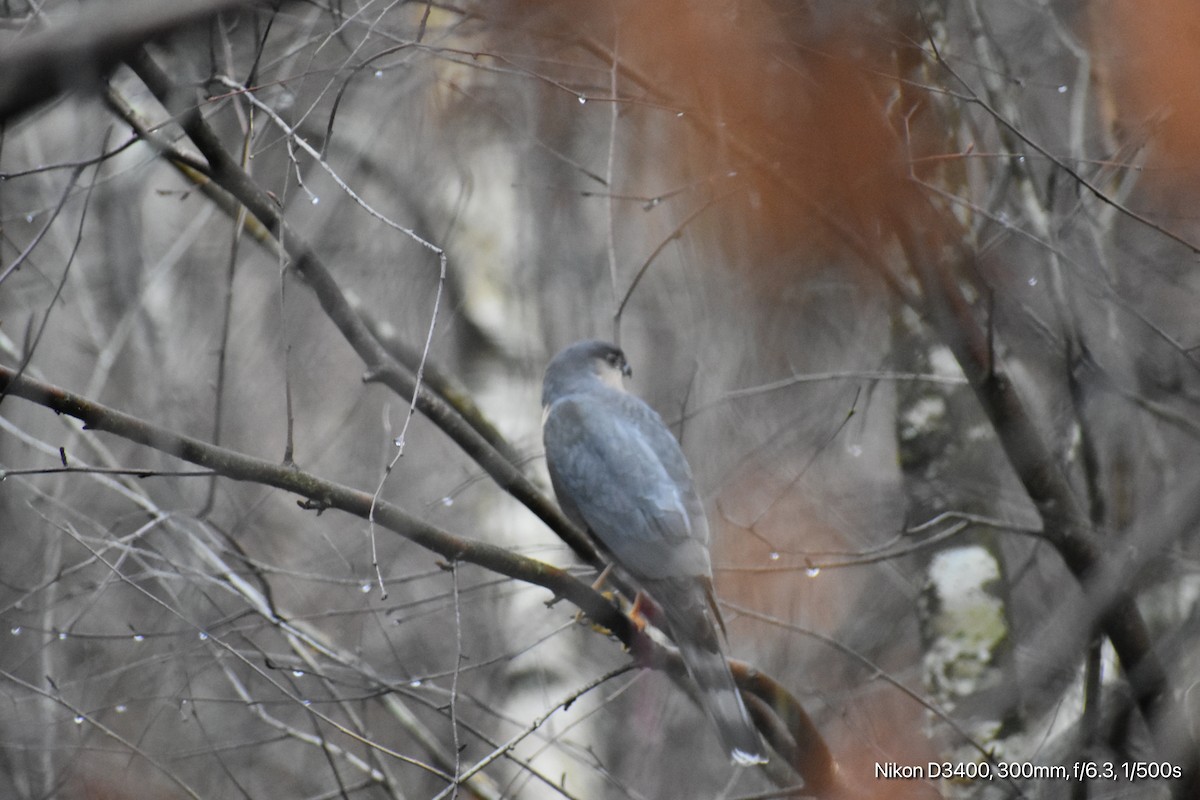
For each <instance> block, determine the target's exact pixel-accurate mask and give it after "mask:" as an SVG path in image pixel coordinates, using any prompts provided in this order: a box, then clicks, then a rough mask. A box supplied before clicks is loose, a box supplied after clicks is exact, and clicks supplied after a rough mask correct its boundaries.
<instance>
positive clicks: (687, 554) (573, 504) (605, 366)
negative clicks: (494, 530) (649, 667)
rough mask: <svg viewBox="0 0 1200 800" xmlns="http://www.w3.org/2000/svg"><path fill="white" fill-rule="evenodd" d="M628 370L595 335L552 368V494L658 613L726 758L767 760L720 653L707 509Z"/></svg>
mask: <svg viewBox="0 0 1200 800" xmlns="http://www.w3.org/2000/svg"><path fill="white" fill-rule="evenodd" d="M630 374H631V370H630V369H629V365H628V364H627V363H626V361H625V354H624V353H623V352H622V351H621V350H620V348H618V347H616V346H615V345H611V344H608V343H607V342H601V341H594V340H592V341H583V342H577V343H576V344H573V345H571V346H570V347H568V348H566V349H565V350H563V351H562V352H560V353H559V354H558V355H556V356H555V357H554V358H553V359H552V360H551V361H550V364H549V366H547V367H546V376H545V381H544V382H543V384H542V406H543V409H544V416H543V425H542V436H543V439H544V441H545V446H546V463H547V465H548V467H549V470H550V479H551V481H552V482H553V484H554V492H555V494H557V495H558V502H559V504H560V505H561V506H562V509H563V511H564V512H565V513H566V515H567V516H568V517H570V518H571V520H572V521H574V522H575V523H576V524H577V525H579V526H580V527H582V528H584V529H586V530H587V531H588V533H590V534H591V536H592V538H593V539H594V540H595V541H596V542H597V544H598V545H599V547H600V549H601V551H602V552H603V553H604V554H605V555H607V556H608V557H609V558H610V560H611V561H612V562H613V563H614V564H615V565H616V566H617V567H618V568H619V569H620V570H621V571H623V572H624V573H625V574H626V575H627V576H629V577H630V578H632V579H633V581H634V582H635V583H636V584H637V586H638V588H639V589H640V590H641V591H643V592H644V593H645V594H647V595H649V596H650V597H651V598H652V599H653V600H654V601H655V602H656V603H657V604H658V606H659V607H660V608H661V609H662V612H663V617H664V618H665V623H666V628H667V630H666V631H665V632H666V633H667V634H668V635H669V636H670V637H671V639H672V640H673V641H674V642H675V644H676V645H677V646H678V647H679V654H680V656H682V658H683V663H684V664H685V665H686V666H687V670H688V673H689V674H690V675H691V677H692V680H694V681H695V683H696V685H697V686H698V687H699V689H700V694H699V697H700V702H701V705H702V706H703V707H704V709H705V710H706V711H707V712H708V714H709V716H710V717H712V720H713V722H714V723H715V724H716V727H717V730H718V732H719V733H720V735H721V740H722V741H723V742H724V744H725V747H726V748H727V749H728V751H729V754H730V758H731V759H732V760H733V761H734V762H735V763H738V764H742V765H749V764H759V763H763V762H765V761H766V757H765V756H764V755H763V752H764V750H763V745H762V741H761V740H760V738H759V736H758V732H757V731H756V730H755V728H754V725H753V723H752V722H751V721H750V717H749V714H747V712H746V707H745V705H744V704H743V702H742V698H741V695H740V694H739V693H738V690H737V687H736V686H735V685H734V681H733V676H732V675H731V674H730V671H729V665H728V663H727V662H726V660H725V656H724V653H723V652H722V651H723V648H722V641H721V638H722V635H723V633H724V622H723V621H722V620H721V614H720V611H719V610H718V608H717V603H716V598H715V597H714V595H713V588H712V566H711V564H710V562H709V556H708V535H709V534H708V521H707V520H706V519H705V516H704V507H703V505H702V504H701V502H700V498H699V496H698V495H697V494H696V487H695V485H694V483H693V480H692V472H691V469H690V468H689V467H688V464H687V461H686V460H685V458H684V456H683V451H682V450H681V449H680V447H679V443H678V442H677V441H676V440H675V437H674V436H672V435H671V432H670V431H669V430H668V429H667V426H666V425H665V424H664V423H663V421H662V418H661V417H659V415H658V414H657V413H656V412H655V411H654V410H653V409H652V408H650V406H648V405H647V404H646V403H645V402H644V401H642V400H641V399H640V398H638V397H635V396H634V395H632V394H629V393H628V392H626V391H625V389H624V381H623V379H624V378H625V377H628V376H629V375H630ZM718 628H719V629H720V630H721V633H718Z"/></svg>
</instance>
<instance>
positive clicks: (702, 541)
mask: <svg viewBox="0 0 1200 800" xmlns="http://www.w3.org/2000/svg"><path fill="white" fill-rule="evenodd" d="M543 437H544V441H545V445H546V460H547V464H548V466H549V469H550V477H551V480H552V481H553V483H554V490H555V493H556V494H557V495H558V496H559V498H560V501H561V502H562V503H563V506H564V510H565V511H566V512H567V513H568V514H569V515H570V516H572V517H574V518H575V520H576V522H578V523H582V524H584V525H586V526H587V527H588V528H590V529H591V531H592V534H593V535H594V536H595V537H596V538H597V539H599V540H600V542H601V544H603V545H604V547H605V548H607V549H608V550H609V551H610V552H611V553H612V555H613V557H614V558H615V559H616V560H617V561H618V562H619V563H620V564H621V565H622V567H624V568H625V569H626V570H627V571H628V572H630V574H631V575H633V577H635V578H638V579H643V580H653V579H657V578H662V577H681V576H687V575H692V576H708V575H710V574H711V571H712V570H711V567H710V565H709V559H708V551H707V545H708V523H707V521H706V519H705V517H704V509H703V505H702V504H701V503H700V499H699V497H698V496H697V494H696V489H695V485H694V483H693V481H692V475H691V470H690V469H689V468H688V465H687V461H686V459H685V458H684V456H683V452H682V450H681V449H680V447H679V443H678V442H677V441H676V440H675V437H674V436H672V435H671V432H670V431H669V430H668V429H667V427H666V425H664V424H663V422H662V419H661V418H660V417H659V416H658V414H657V413H655V411H654V410H653V409H652V408H650V406H648V405H646V404H645V403H644V402H642V401H641V400H640V399H638V398H637V397H634V396H633V395H630V394H627V393H625V392H619V391H616V390H612V389H608V388H607V387H594V388H592V389H590V390H588V391H584V392H579V393H574V394H570V395H567V396H565V397H560V398H557V399H554V400H552V402H551V404H550V406H549V407H548V409H547V414H546V422H545V429H544V431H543Z"/></svg>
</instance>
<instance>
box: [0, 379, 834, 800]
mask: <svg viewBox="0 0 1200 800" xmlns="http://www.w3.org/2000/svg"><path fill="white" fill-rule="evenodd" d="M0 392H4V393H6V394H10V395H14V396H17V397H21V398H24V399H26V400H29V401H31V402H34V403H36V404H38V405H41V406H44V407H46V408H49V409H51V410H53V411H55V412H58V413H60V414H66V415H68V416H71V417H74V418H76V419H78V420H80V421H82V422H83V423H84V427H85V428H87V429H90V430H97V431H104V432H106V433H111V434H115V435H117V436H120V437H121V438H123V439H127V440H129V441H132V442H137V443H138V444H142V445H145V446H147V447H151V448H153V449H155V450H158V451H160V452H163V453H167V454H169V455H172V456H175V457H176V458H179V459H182V460H184V461H187V462H189V463H192V464H195V465H197V466H201V467H205V468H208V469H211V470H213V471H215V472H217V473H219V474H221V475H223V476H225V477H227V478H230V479H232V480H237V481H247V482H250V483H257V484H260V485H263V486H272V487H275V488H277V489H282V490H284V491H287V492H292V493H294V494H297V495H300V496H301V497H303V498H305V500H306V501H307V504H306V505H308V506H309V507H316V508H322V509H324V508H336V509H338V510H341V511H345V512H347V513H349V514H353V515H355V516H357V517H360V518H362V519H366V518H367V517H368V516H369V515H370V514H371V513H372V504H373V503H372V501H373V498H372V496H371V494H370V493H368V492H363V491H359V490H357V489H353V488H350V487H348V486H344V485H342V484H338V483H335V482H333V481H328V480H324V479H322V478H319V477H317V476H315V475H313V474H311V473H308V472H305V471H303V470H300V469H297V468H295V467H293V466H287V465H283V464H277V463H274V462H271V461H266V460H265V459H261V458H255V457H253V456H248V455H245V454H242V453H239V452H236V451H234V450H230V449H228V448H225V447H218V446H216V445H213V444H209V443H207V442H203V441H201V440H199V439H195V438H193V437H190V436H184V435H182V434H179V433H176V432H174V431H171V430H168V429H166V428H162V427H159V426H157V425H153V424H151V423H148V422H146V421H144V420H141V419H139V418H137V417H134V416H132V415H130V414H126V413H124V412H121V411H118V410H116V409H114V408H109V407H107V406H104V405H101V404H99V403H95V402H92V401H91V400H88V399H87V398H84V397H81V396H79V395H77V394H74V393H72V392H68V391H66V390H65V389H62V388H59V387H57V386H53V385H51V384H47V383H43V382H41V381H37V380H34V379H32V378H29V377H26V376H23V375H18V374H17V372H16V370H13V369H12V368H10V367H4V366H0ZM374 515H375V520H376V522H377V523H378V524H380V525H381V526H383V527H384V528H387V529H388V530H390V531H393V532H394V533H397V534H399V535H401V536H403V537H404V538H406V539H408V540H409V541H411V542H413V543H415V544H417V545H419V546H421V547H423V548H425V549H427V550H429V551H431V552H434V553H437V554H438V555H440V556H442V557H443V558H445V559H447V560H449V561H465V562H467V563H471V564H476V565H478V566H480V567H483V568H484V569H487V570H490V571H492V572H496V573H498V574H501V575H505V576H508V577H510V578H513V579H515V580H519V581H522V582H524V583H528V584H532V585H534V586H541V587H543V588H545V589H549V590H550V592H552V593H553V595H554V597H555V598H563V599H566V600H568V601H570V602H571V603H572V604H574V605H575V606H577V607H578V608H579V609H580V610H581V611H582V612H583V613H584V614H585V615H586V616H587V617H588V619H590V620H592V621H593V622H594V623H596V625H598V626H600V627H602V628H604V629H605V630H607V631H608V632H610V633H611V634H612V635H613V636H615V637H616V638H617V639H618V640H620V641H621V642H622V644H624V645H625V647H626V648H627V649H628V650H629V651H630V652H631V653H633V655H634V658H635V659H636V661H637V663H638V665H639V666H642V667H645V668H652V669H657V670H661V671H663V672H665V673H666V674H667V675H669V676H670V677H671V678H672V679H673V680H675V681H676V682H677V683H680V684H681V685H682V686H685V687H687V686H690V684H689V683H688V678H687V670H686V669H685V667H684V665H683V661H682V659H680V657H679V653H678V651H676V650H675V649H674V648H671V647H668V646H665V645H663V644H660V643H659V642H658V641H656V640H655V639H654V638H652V637H651V636H650V635H649V634H647V633H646V632H645V631H644V630H642V629H641V628H639V627H638V626H637V625H635V624H634V623H633V622H631V621H630V619H629V618H628V617H627V616H625V614H623V613H622V612H621V611H620V610H619V609H618V608H617V607H616V606H615V605H613V603H612V602H611V601H609V600H608V599H607V598H605V597H604V596H603V595H601V594H600V593H599V592H597V591H596V590H595V589H593V588H592V587H590V586H588V585H587V584H586V583H584V582H583V581H580V580H578V579H577V578H575V577H573V576H572V575H571V574H570V573H569V572H567V571H566V570H564V569H561V568H559V567H555V566H553V565H552V564H547V563H546V562H544V561H538V560H537V559H533V558H529V557H527V556H522V555H518V554H516V553H513V552H511V551H509V550H506V549H504V548H502V547H498V546H496V545H493V544H488V543H487V542H481V541H478V540H475V539H468V538H465V537H461V536H456V535H454V534H452V533H449V532H447V531H444V530H442V529H440V528H438V527H436V526H434V525H430V524H429V523H427V522H425V521H423V520H420V519H418V518H416V517H413V516H411V515H409V514H408V513H407V512H405V511H404V510H403V509H401V508H399V507H397V506H395V505H392V504H390V503H387V502H385V501H382V500H376V501H374ZM730 666H731V669H732V670H733V674H734V678H735V680H736V681H737V684H738V687H739V688H740V689H741V690H742V691H743V692H745V693H748V694H750V695H753V696H754V697H757V698H759V699H760V700H761V701H762V703H763V704H765V706H766V707H767V708H769V709H770V710H771V712H772V714H773V715H774V719H773V720H771V719H764V718H763V715H762V714H761V713H760V714H759V715H758V716H759V718H760V720H761V728H762V733H763V735H764V736H765V737H766V739H767V741H768V742H769V743H770V744H771V746H772V747H773V748H774V749H775V750H776V752H778V753H780V754H781V755H783V756H784V759H785V760H786V761H787V763H788V764H789V765H790V766H791V767H792V768H793V769H795V770H796V772H797V773H798V774H799V775H800V776H801V777H802V778H804V780H805V786H806V789H807V790H808V791H809V792H810V793H812V794H815V795H817V796H819V797H832V796H834V795H835V793H837V792H840V791H842V787H841V784H840V782H839V780H838V778H837V774H838V773H837V765H836V763H835V762H834V760H833V757H832V755H831V754H830V752H829V748H828V746H827V745H826V744H825V742H824V740H823V739H822V738H821V736H820V733H819V732H818V731H817V728H816V726H815V725H814V724H813V722H812V720H811V719H810V718H809V716H808V714H807V712H806V711H805V710H804V707H803V705H801V703H800V702H799V700H797V699H796V698H795V697H794V696H793V695H792V694H791V693H790V692H788V691H787V690H786V689H784V687H783V686H782V685H781V684H780V683H779V682H778V681H776V680H774V679H773V678H771V677H770V676H768V675H765V674H763V673H761V672H759V671H758V670H755V669H754V668H753V667H751V666H749V665H747V664H745V663H744V662H737V661H735V662H731V665H730ZM755 707H756V708H759V706H758V705H755ZM760 711H761V709H760Z"/></svg>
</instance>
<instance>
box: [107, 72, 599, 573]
mask: <svg viewBox="0 0 1200 800" xmlns="http://www.w3.org/2000/svg"><path fill="white" fill-rule="evenodd" d="M130 64H131V66H132V67H133V69H134V71H135V72H137V74H138V76H139V77H140V78H141V79H142V81H143V82H144V83H145V84H146V85H147V87H149V89H150V91H151V92H153V93H154V95H155V97H157V98H158V99H159V102H161V103H163V104H164V106H166V107H167V109H168V110H170V111H172V113H175V114H177V115H178V118H179V121H180V124H181V125H182V126H183V130H184V132H185V133H187V135H188V137H189V138H190V139H191V140H192V142H193V143H194V144H195V145H196V147H197V148H198V149H199V150H200V152H201V154H203V155H204V157H205V158H206V159H207V160H208V164H209V169H210V170H211V179H212V180H213V182H214V183H216V184H217V185H219V186H220V187H221V188H223V189H224V190H225V191H227V192H229V193H230V194H231V195H233V197H235V198H236V199H237V200H238V202H240V203H242V204H244V205H245V206H246V209H247V210H248V211H249V212H250V213H251V214H253V215H254V216H255V217H257V218H258V220H259V221H260V222H261V223H262V224H263V225H264V226H266V228H267V229H268V230H269V231H270V232H271V234H272V235H273V236H274V237H275V239H276V240H277V241H279V242H280V243H281V244H282V246H283V247H284V248H285V249H286V252H287V254H288V257H289V258H290V259H291V262H292V267H293V268H294V269H295V270H296V271H297V272H298V273H299V274H300V275H301V276H302V277H303V278H304V279H305V281H307V282H308V285H309V286H310V288H312V290H313V291H314V292H315V293H316V295H317V299H318V301H319V302H320V303H321V307H322V308H323V309H324V311H325V313H326V315H327V316H328V317H329V319H330V320H331V321H332V322H333V324H334V325H336V326H337V328H338V330H339V331H341V333H342V335H343V336H344V337H345V339H346V341H347V342H348V343H349V344H350V346H351V347H353V348H354V351H355V352H356V353H358V355H359V357H360V358H361V359H362V360H363V363H364V364H365V365H366V368H367V379H368V380H376V381H379V382H381V383H383V384H385V385H386V386H388V388H390V389H392V390H393V391H394V392H396V393H397V394H399V395H401V396H403V397H412V396H413V394H414V391H415V392H416V406H417V409H418V410H420V411H421V413H422V414H424V415H425V416H426V417H428V418H429V419H430V420H431V421H432V422H433V423H434V424H435V425H437V426H438V427H439V428H440V429H441V430H442V432H444V433H445V434H446V435H447V436H449V437H450V438H451V439H452V440H454V442H455V443H456V444H458V446H459V447H461V448H462V449H463V451H464V452H466V453H467V455H469V456H471V458H473V459H474V460H475V461H476V462H477V463H478V464H479V465H480V466H481V467H483V469H484V470H485V471H486V472H487V473H488V474H489V475H490V476H491V477H492V479H493V480H495V481H496V483H497V484H498V485H499V486H500V487H501V488H502V489H504V490H505V491H507V492H508V493H509V494H511V495H512V496H513V497H515V498H516V499H517V500H519V501H520V502H521V503H523V504H524V505H525V506H526V507H527V508H528V509H529V510H530V511H532V512H533V513H534V514H535V515H537V516H538V517H539V518H540V519H541V520H542V521H543V522H545V523H546V525H548V526H549V527H550V528H551V529H552V530H553V531H554V532H555V533H556V534H558V536H559V537H560V538H561V539H562V540H563V541H564V542H566V543H567V545H569V546H570V547H571V549H572V550H574V551H575V553H576V554H577V555H578V556H579V557H580V558H581V559H583V561H585V562H586V563H588V564H591V565H593V566H599V565H600V563H601V561H600V558H599V556H598V555H597V553H596V550H595V548H594V547H592V544H591V542H590V541H589V540H588V538H587V537H586V536H585V535H584V534H583V532H582V531H580V530H579V529H578V528H576V527H575V526H574V525H573V524H572V523H571V522H570V521H569V520H568V519H567V518H566V517H565V516H564V515H563V513H562V512H561V511H560V510H559V509H558V507H557V506H555V505H554V504H553V503H551V502H550V500H549V499H548V498H547V497H546V496H545V495H544V494H543V493H542V492H540V491H538V489H537V487H536V486H534V485H533V482H532V481H530V480H529V478H527V477H526V476H525V475H524V473H522V472H521V471H520V470H519V469H518V468H517V467H516V466H515V463H516V454H515V452H511V451H509V449H508V448H505V450H504V451H503V452H502V451H501V450H500V449H497V446H496V445H494V444H493V443H492V442H490V441H488V439H487V438H486V437H485V436H483V435H482V434H480V432H479V431H477V430H476V429H475V428H474V427H472V426H471V425H470V424H469V423H467V421H466V420H465V419H463V417H462V416H461V415H460V414H459V413H458V412H457V411H456V410H455V409H454V408H452V407H451V406H450V405H449V404H448V403H446V401H445V400H443V399H442V398H441V397H439V396H438V395H437V394H436V393H434V392H432V391H430V390H429V389H428V388H427V387H425V386H421V387H419V390H418V387H417V385H416V379H415V377H414V376H413V375H412V374H411V373H410V372H409V371H408V370H406V369H404V368H403V367H402V366H401V365H400V364H399V363H398V362H397V361H396V360H395V359H394V358H392V356H391V355H390V354H389V353H388V351H387V350H386V349H385V348H384V347H383V346H382V345H381V344H380V343H379V341H378V340H377V339H376V338H375V337H374V336H373V335H372V334H371V331H370V329H368V327H367V326H366V325H365V324H364V323H363V321H362V318H361V317H360V316H359V315H358V314H357V313H355V310H354V307H353V305H352V304H351V303H350V301H349V300H348V299H347V298H346V295H345V294H344V293H343V292H342V290H341V287H339V286H338V284H337V281H336V280H335V279H334V277H333V275H332V274H331V273H330V271H329V269H328V268H327V267H326V266H325V264H324V263H323V262H322V261H321V259H320V258H319V257H318V256H317V254H316V252H315V251H314V250H313V248H312V246H311V245H310V244H308V243H307V242H306V241H305V240H304V237H303V236H301V235H300V234H299V233H298V232H297V231H296V230H294V229H293V228H292V227H291V226H290V225H289V224H288V222H287V220H285V219H284V217H283V214H282V213H281V212H280V210H279V208H278V206H276V204H275V202H274V201H273V200H272V198H271V197H270V195H268V194H267V192H266V191H265V190H263V189H262V187H260V186H259V185H258V184H256V183H255V182H254V181H253V180H252V179H251V178H250V176H249V175H247V174H246V173H245V171H244V170H242V168H241V167H240V166H239V165H238V163H237V162H236V161H235V160H234V159H233V158H232V157H231V156H230V155H229V153H227V152H226V151H225V149H224V147H223V146H222V145H221V142H220V139H219V138H218V137H217V135H216V133H215V132H214V131H213V130H212V128H211V127H210V126H209V125H208V123H207V122H206V121H205V120H204V117H203V116H202V115H201V114H200V111H199V108H197V107H196V105H195V104H194V103H192V102H190V100H188V101H185V100H184V99H182V98H180V97H179V96H178V92H176V91H175V87H174V86H173V85H172V84H171V81H170V79H169V78H168V77H167V75H166V73H164V72H163V71H162V69H161V68H160V67H159V66H158V64H156V63H155V62H154V60H153V59H152V58H151V57H150V56H149V55H148V54H147V53H146V52H145V51H141V52H139V53H138V54H137V55H136V56H134V57H133V58H132V59H131V61H130Z"/></svg>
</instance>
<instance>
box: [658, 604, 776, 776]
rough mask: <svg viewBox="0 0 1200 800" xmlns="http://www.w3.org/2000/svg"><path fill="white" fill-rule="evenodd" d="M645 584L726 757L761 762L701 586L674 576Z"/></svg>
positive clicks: (754, 731) (760, 749)
mask: <svg viewBox="0 0 1200 800" xmlns="http://www.w3.org/2000/svg"><path fill="white" fill-rule="evenodd" d="M646 588H647V590H648V591H649V592H650V594H651V595H652V596H653V597H654V598H655V600H657V601H658V603H659V605H660V606H661V607H662V609H663V612H664V614H665V615H666V618H667V626H668V627H669V628H670V629H671V630H670V634H671V638H672V639H673V640H674V641H675V644H676V646H678V647H679V655H680V657H681V658H682V659H683V663H684V666H686V667H687V671H688V674H689V675H690V676H691V678H692V680H693V681H695V683H696V686H697V688H698V689H699V693H698V695H697V699H698V700H699V702H700V705H701V706H702V707H703V708H704V710H705V711H706V712H707V713H708V716H709V717H710V718H711V719H712V721H713V723H714V724H715V725H716V726H717V733H718V734H720V737H721V741H722V743H724V745H725V747H726V749H727V750H728V751H729V757H730V759H731V760H732V761H733V763H735V764H737V765H739V766H752V765H754V764H765V763H766V762H767V757H766V755H765V754H764V747H763V744H762V740H761V739H760V738H759V735H758V730H757V729H756V728H755V727H754V723H753V722H752V721H751V720H750V714H749V712H748V711H747V710H746V706H745V704H744V703H743V702H742V696H741V693H739V692H738V689H737V685H736V684H735V683H734V681H733V674H732V673H730V671H729V663H728V662H727V661H726V660H725V655H724V653H723V652H722V648H721V640H720V638H719V637H718V634H717V630H716V625H715V619H714V618H713V615H712V613H711V612H710V611H709V610H708V608H707V599H706V598H705V596H704V594H703V591H702V589H701V588H700V587H698V586H697V585H696V584H695V583H694V582H691V581H687V582H684V581H675V580H668V581H655V582H654V583H653V584H651V585H647V586H646Z"/></svg>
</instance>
